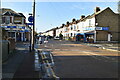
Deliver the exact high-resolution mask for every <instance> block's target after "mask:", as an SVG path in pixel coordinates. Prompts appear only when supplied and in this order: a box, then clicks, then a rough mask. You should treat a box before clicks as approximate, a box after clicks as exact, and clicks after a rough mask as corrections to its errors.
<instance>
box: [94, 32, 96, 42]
mask: <svg viewBox="0 0 120 80" xmlns="http://www.w3.org/2000/svg"><path fill="white" fill-rule="evenodd" d="M94 43H96V30H95V32H94Z"/></svg>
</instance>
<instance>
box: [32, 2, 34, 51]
mask: <svg viewBox="0 0 120 80" xmlns="http://www.w3.org/2000/svg"><path fill="white" fill-rule="evenodd" d="M34 44H35V0H34V2H33V29H32V50H34Z"/></svg>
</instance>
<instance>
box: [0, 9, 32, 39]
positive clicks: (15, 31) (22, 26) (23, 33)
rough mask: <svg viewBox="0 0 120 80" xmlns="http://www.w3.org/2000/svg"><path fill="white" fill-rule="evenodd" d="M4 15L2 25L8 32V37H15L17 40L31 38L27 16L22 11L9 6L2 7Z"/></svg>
mask: <svg viewBox="0 0 120 80" xmlns="http://www.w3.org/2000/svg"><path fill="white" fill-rule="evenodd" d="M0 13H1V15H2V21H1V27H3V28H4V29H5V30H6V31H7V32H8V34H7V37H8V38H14V39H15V41H26V40H30V36H29V33H30V28H29V26H27V25H26V17H25V16H24V15H23V14H22V13H16V12H15V11H13V10H11V9H7V8H1V9H0Z"/></svg>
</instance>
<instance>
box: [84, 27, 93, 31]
mask: <svg viewBox="0 0 120 80" xmlns="http://www.w3.org/2000/svg"><path fill="white" fill-rule="evenodd" d="M83 30H86V31H88V30H95V27H85V28H83Z"/></svg>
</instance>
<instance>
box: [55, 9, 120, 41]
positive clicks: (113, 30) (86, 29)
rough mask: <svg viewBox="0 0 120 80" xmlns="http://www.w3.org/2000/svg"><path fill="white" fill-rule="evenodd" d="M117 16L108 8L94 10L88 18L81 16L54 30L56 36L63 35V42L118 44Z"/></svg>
mask: <svg viewBox="0 0 120 80" xmlns="http://www.w3.org/2000/svg"><path fill="white" fill-rule="evenodd" d="M119 27H120V26H119V14H118V13H114V12H113V11H112V10H111V9H110V8H109V7H107V8H105V9H103V10H101V9H100V7H96V8H95V9H94V13H93V14H91V15H88V16H85V15H82V16H81V17H80V19H79V20H76V19H73V20H72V22H68V21H67V22H66V24H64V25H63V26H62V27H61V26H60V27H58V29H56V35H57V36H58V35H59V34H60V33H62V34H63V36H64V39H65V40H74V41H81V42H118V35H119V34H120V32H119Z"/></svg>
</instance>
